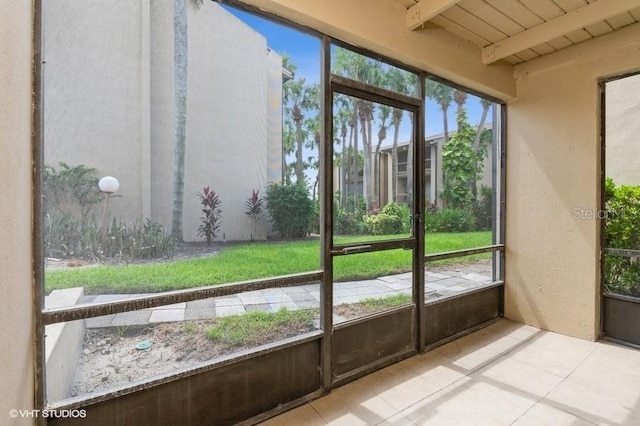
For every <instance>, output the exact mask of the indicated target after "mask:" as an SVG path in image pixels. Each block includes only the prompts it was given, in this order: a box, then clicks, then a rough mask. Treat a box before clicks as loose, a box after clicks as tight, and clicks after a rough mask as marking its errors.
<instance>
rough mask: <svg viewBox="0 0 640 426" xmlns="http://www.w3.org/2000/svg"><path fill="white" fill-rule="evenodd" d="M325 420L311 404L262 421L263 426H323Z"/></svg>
mask: <svg viewBox="0 0 640 426" xmlns="http://www.w3.org/2000/svg"><path fill="white" fill-rule="evenodd" d="M324 424H325V421H324V420H323V419H322V417H320V415H319V414H318V413H316V411H315V410H314V409H313V407H311V406H310V405H309V404H304V405H301V406H300V407H297V408H294V409H293V410H290V411H287V412H286V413H283V414H280V415H279V416H277V417H274V418H272V419H269V420H267V421H264V422H262V423H260V425H262V426H289V425H305V426H323V425H324Z"/></svg>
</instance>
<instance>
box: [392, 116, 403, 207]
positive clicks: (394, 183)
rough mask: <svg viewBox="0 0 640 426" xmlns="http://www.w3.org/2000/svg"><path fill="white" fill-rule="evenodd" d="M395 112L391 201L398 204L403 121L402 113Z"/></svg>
mask: <svg viewBox="0 0 640 426" xmlns="http://www.w3.org/2000/svg"><path fill="white" fill-rule="evenodd" d="M396 111H402V110H395V109H394V111H393V114H394V117H393V148H391V162H392V163H393V172H392V173H393V175H392V179H391V200H392V201H393V202H396V203H397V202H398V136H399V134H400V121H401V120H402V113H398V112H396Z"/></svg>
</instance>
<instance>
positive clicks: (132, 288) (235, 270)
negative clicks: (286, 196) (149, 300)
mask: <svg viewBox="0 0 640 426" xmlns="http://www.w3.org/2000/svg"><path fill="white" fill-rule="evenodd" d="M385 238H386V239H388V238H389V237H388V236H381V237H379V238H376V239H385ZM372 239H373V238H370V239H369V240H372ZM355 241H362V237H353V238H351V237H346V238H340V239H339V241H337V242H339V243H350V242H355ZM489 244H491V233H490V232H468V233H451V234H448V233H443V234H430V235H428V236H427V239H426V242H425V246H426V251H427V253H438V252H443V251H451V250H460V249H464V248H472V247H480V246H484V245H489ZM487 256H488V255H486V254H485V255H474V256H468V257H465V258H462V259H455V260H454V261H455V262H460V261H465V260H466V261H471V260H476V259H479V258H483V257H484V258H486V257H487ZM445 262H446V261H445ZM448 262H449V263H451V261H448ZM410 268H411V251H409V250H401V249H399V250H387V251H382V252H373V253H366V254H357V255H353V256H340V257H337V258H335V266H334V274H335V275H334V277H335V279H336V280H347V279H353V278H361V279H365V278H374V277H378V276H383V275H388V274H393V273H400V272H406V271H409V270H410ZM318 269H320V242H319V241H318V240H305V241H293V242H275V243H274V242H268V243H250V244H243V245H236V246H230V247H227V248H225V249H224V250H222V251H220V253H218V254H217V255H215V256H211V257H207V258H197V259H190V260H179V261H175V262H170V263H155V264H153V263H152V264H144V265H123V266H96V267H91V268H82V269H68V270H64V271H48V272H47V273H46V274H45V290H46V291H47V292H49V291H51V290H55V289H61V288H70V287H84V290H85V294H101V293H144V292H159V291H167V290H177V289H183V288H193V287H199V286H204V285H216V284H224V283H233V282H238V281H245V280H250V279H259V278H267V277H274V276H279V275H287V274H293V273H299V272H308V271H314V270H318Z"/></svg>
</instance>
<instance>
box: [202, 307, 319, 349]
mask: <svg viewBox="0 0 640 426" xmlns="http://www.w3.org/2000/svg"><path fill="white" fill-rule="evenodd" d="M314 315H315V314H314V310H310V309H308V310H299V311H289V310H287V309H286V308H280V310H278V311H277V312H261V311H253V312H247V313H244V314H240V315H231V316H228V317H222V318H220V319H218V320H217V323H216V324H215V325H214V326H212V327H211V328H209V329H208V330H207V336H209V338H210V339H211V340H214V341H219V342H223V343H227V344H230V345H238V346H248V345H256V344H262V343H265V341H268V340H269V339H270V338H272V337H273V336H274V334H276V333H278V332H283V333H285V334H287V333H289V332H291V331H293V330H298V331H300V330H303V331H306V330H307V329H308V328H310V327H311V326H312V325H313V318H314Z"/></svg>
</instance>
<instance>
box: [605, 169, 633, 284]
mask: <svg viewBox="0 0 640 426" xmlns="http://www.w3.org/2000/svg"><path fill="white" fill-rule="evenodd" d="M605 200H606V205H605V207H606V221H605V231H604V233H605V245H606V247H610V248H622V249H630V250H640V221H638V217H640V186H631V185H621V186H618V187H616V186H615V184H614V183H613V180H612V179H611V178H607V180H606V183H605ZM604 277H605V287H606V289H607V291H610V292H613V293H620V294H630V295H640V258H638V257H622V256H613V255H606V256H605V262H604Z"/></svg>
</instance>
